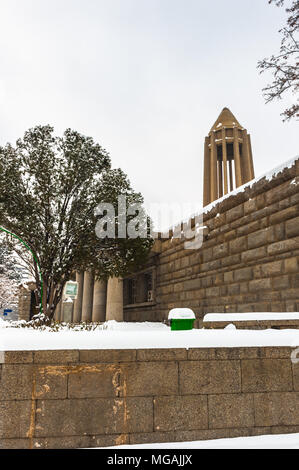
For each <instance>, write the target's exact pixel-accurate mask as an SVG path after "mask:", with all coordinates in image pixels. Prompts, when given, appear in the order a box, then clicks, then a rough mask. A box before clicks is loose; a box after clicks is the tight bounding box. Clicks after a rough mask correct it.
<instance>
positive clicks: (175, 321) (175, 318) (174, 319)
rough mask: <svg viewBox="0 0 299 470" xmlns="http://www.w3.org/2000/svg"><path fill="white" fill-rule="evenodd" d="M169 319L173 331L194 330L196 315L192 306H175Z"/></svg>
mask: <svg viewBox="0 0 299 470" xmlns="http://www.w3.org/2000/svg"><path fill="white" fill-rule="evenodd" d="M168 320H169V321H170V327H171V331H180V330H181V331H182V330H192V329H193V324H194V321H195V315H194V312H193V311H192V310H191V309H190V308H174V309H172V310H170V312H169V315H168Z"/></svg>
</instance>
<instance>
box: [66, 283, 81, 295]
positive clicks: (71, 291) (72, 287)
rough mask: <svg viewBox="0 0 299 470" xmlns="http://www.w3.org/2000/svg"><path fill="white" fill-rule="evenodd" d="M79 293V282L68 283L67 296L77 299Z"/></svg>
mask: <svg viewBox="0 0 299 470" xmlns="http://www.w3.org/2000/svg"><path fill="white" fill-rule="evenodd" d="M77 292H78V283H77V282H67V283H66V285H65V295H69V296H72V297H76V296H77Z"/></svg>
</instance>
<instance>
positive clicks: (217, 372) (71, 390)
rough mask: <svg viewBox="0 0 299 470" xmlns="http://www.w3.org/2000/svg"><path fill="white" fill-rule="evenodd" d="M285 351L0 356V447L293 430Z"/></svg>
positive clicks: (295, 416) (296, 421)
mask: <svg viewBox="0 0 299 470" xmlns="http://www.w3.org/2000/svg"><path fill="white" fill-rule="evenodd" d="M291 353H292V349H291V348H286V347H284V348H282V347H280V348H271V347H265V348H217V349H215V348H211V349H189V350H188V351H187V350H185V349H162V350H157V349H154V350H153V349H152V350H151V349H145V350H109V351H105V350H88V351H78V350H67V351H18V352H13V351H10V352H4V353H0V359H1V361H0V362H1V366H0V367H1V380H0V447H1V448H79V447H96V446H111V445H117V444H125V443H131V444H136V443H145V442H171V441H191V440H199V439H215V438H223V437H237V436H251V435H259V434H278V433H292V432H299V364H292V361H291Z"/></svg>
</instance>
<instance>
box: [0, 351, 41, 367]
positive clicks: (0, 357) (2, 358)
mask: <svg viewBox="0 0 299 470" xmlns="http://www.w3.org/2000/svg"><path fill="white" fill-rule="evenodd" d="M32 362H33V353H32V351H0V364H30V363H32Z"/></svg>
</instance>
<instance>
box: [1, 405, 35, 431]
mask: <svg viewBox="0 0 299 470" xmlns="http://www.w3.org/2000/svg"><path fill="white" fill-rule="evenodd" d="M31 408H32V403H31V400H26V401H23V400H19V401H0V438H6V439H9V438H22V437H23V438H25V437H27V433H29V431H30V425H31Z"/></svg>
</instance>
